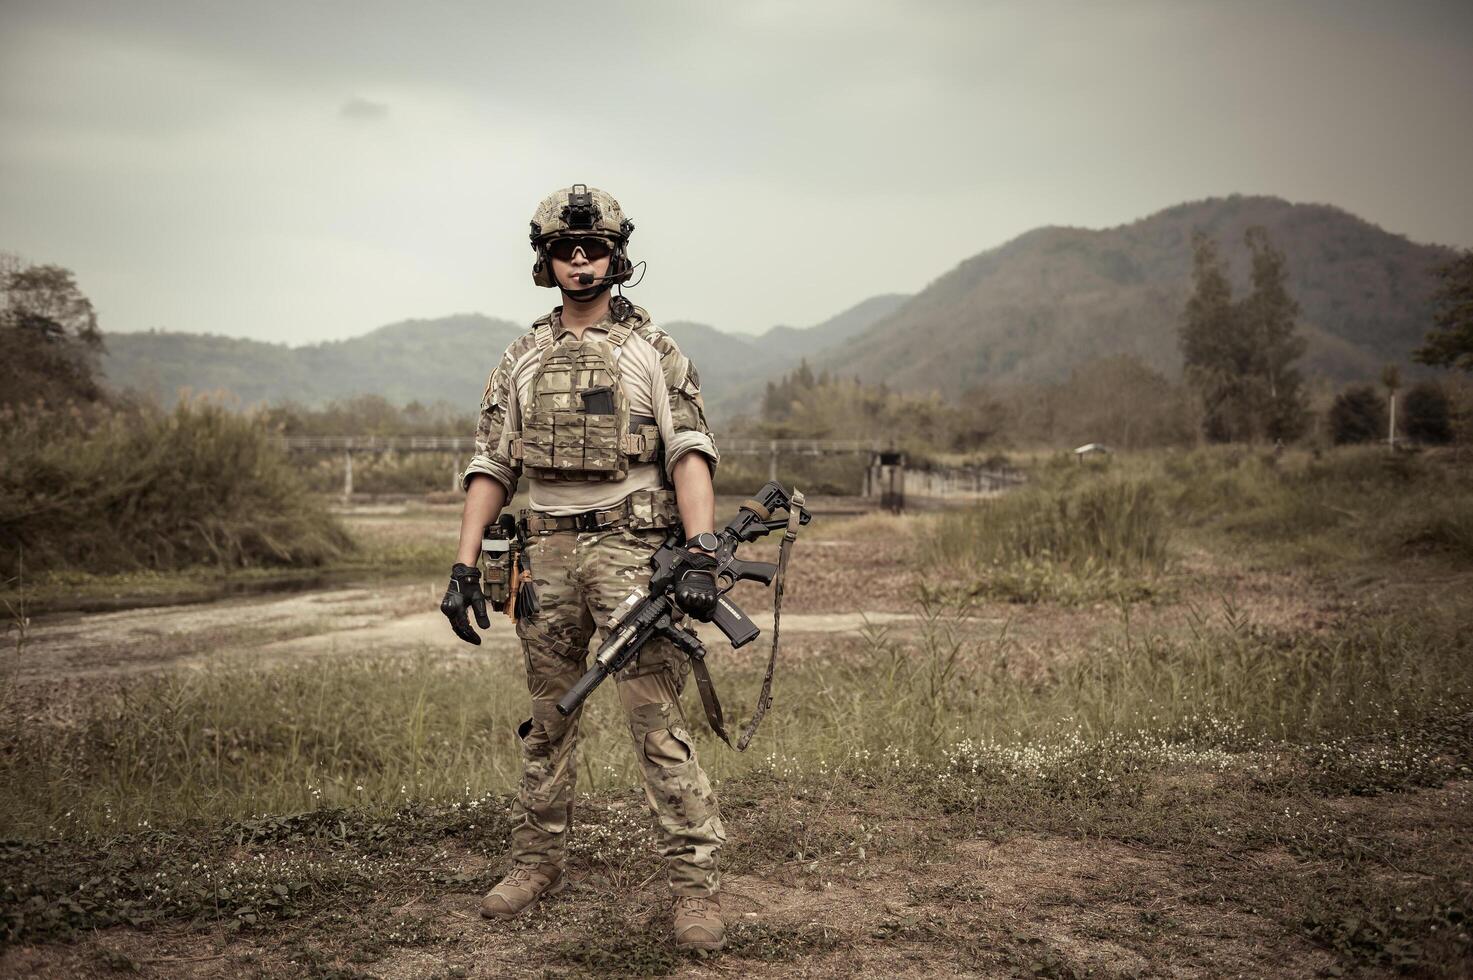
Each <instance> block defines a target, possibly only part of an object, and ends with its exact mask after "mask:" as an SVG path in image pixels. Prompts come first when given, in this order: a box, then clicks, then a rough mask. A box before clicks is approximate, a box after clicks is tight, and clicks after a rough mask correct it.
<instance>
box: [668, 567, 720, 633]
mask: <svg viewBox="0 0 1473 980" xmlns="http://www.w3.org/2000/svg"><path fill="white" fill-rule="evenodd" d="M681 564H682V565H683V566H684V568H685V570H684V571H683V572H681V573H680V578H679V579H678V580H677V581H676V583H675V604H676V605H678V606H679V607H680V608H681V609H684V610H685V611H686V612H687V613H689V614H690V615H691V616H692V617H694V618H696V619H699V620H700V621H701V622H703V623H709V622H710V621H711V614H712V613H714V612H715V611H716V576H715V575H712V574H711V573H712V572H714V571H715V570H716V559H715V558H713V557H711V556H710V555H708V554H706V553H705V552H703V551H691V552H687V553H686V556H685V560H684V561H683V562H682V563H681Z"/></svg>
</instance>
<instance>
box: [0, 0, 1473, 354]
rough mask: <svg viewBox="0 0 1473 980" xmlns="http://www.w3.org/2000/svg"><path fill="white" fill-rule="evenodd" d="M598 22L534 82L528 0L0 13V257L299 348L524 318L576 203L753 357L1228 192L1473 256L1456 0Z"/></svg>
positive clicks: (546, 302) (186, 322)
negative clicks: (543, 234) (615, 215)
mask: <svg viewBox="0 0 1473 980" xmlns="http://www.w3.org/2000/svg"><path fill="white" fill-rule="evenodd" d="M599 13H600V15H601V17H600V20H599V22H598V24H597V27H598V30H597V32H596V37H597V45H598V48H597V50H598V51H599V52H600V54H602V55H604V57H603V58H602V59H601V60H600V63H601V64H607V65H611V66H614V68H611V69H610V70H616V71H617V80H616V84H614V85H613V86H606V85H604V84H603V83H602V82H601V81H600V82H599V83H598V84H593V85H590V84H589V82H590V79H589V78H588V77H587V73H579V72H565V73H558V72H549V71H548V62H547V59H546V57H545V52H546V51H547V50H556V49H558V48H557V47H556V46H554V47H553V48H549V44H550V43H552V42H553V41H554V40H557V39H565V41H566V43H564V42H563V41H559V44H562V45H563V48H564V49H567V50H578V48H577V47H576V45H577V43H578V38H579V37H580V35H577V34H570V33H569V32H568V23H567V22H566V20H565V19H563V18H560V17H557V16H554V15H553V14H550V13H548V12H545V11H541V10H538V11H529V10H526V9H523V8H521V7H519V6H517V5H512V4H489V5H487V4H472V3H467V2H462V3H450V4H447V5H445V6H444V7H442V8H438V9H437V11H436V16H435V17H434V18H433V19H431V18H429V17H427V16H425V15H423V14H422V13H419V12H415V11H409V10H405V9H401V8H399V7H398V6H396V5H393V4H386V3H378V2H374V3H369V4H353V5H348V4H345V3H341V2H336V0H331V2H325V3H321V4H314V5H311V6H310V7H306V8H303V7H300V6H298V5H289V4H284V3H275V4H269V3H268V4H267V5H265V6H264V7H262V6H260V5H258V6H255V7H252V8H250V9H249V10H242V9H239V8H235V7H232V6H229V5H226V4H222V3H203V4H196V5H190V6H188V7H179V6H176V5H172V4H168V3H159V2H156V0H154V2H143V3H139V4H131V5H128V6H127V7H126V8H119V7H118V6H117V5H113V4H107V3H103V2H101V0H54V2H45V3H43V2H40V0H15V2H12V3H9V4H7V5H5V6H4V8H3V9H0V25H3V26H4V28H5V29H4V30H3V31H0V82H3V83H4V84H0V131H3V132H4V133H5V135H6V139H5V140H4V141H0V167H3V169H4V172H5V173H6V175H7V179H6V180H5V181H4V182H0V224H3V226H4V227H5V228H6V230H7V232H8V234H9V235H10V236H12V237H11V238H9V239H8V240H5V241H0V249H4V250H8V251H13V252H15V253H17V254H19V255H21V256H22V257H23V258H25V259H26V260H28V261H31V262H35V263H54V264H58V265H62V266H65V267H66V268H69V269H71V270H73V271H74V272H75V273H76V275H77V280H78V283H79V285H80V286H81V288H82V290H83V292H84V293H86V294H87V295H88V296H89V297H90V298H91V299H92V300H93V302H94V304H95V305H96V307H97V310H98V313H99V317H100V321H101V326H102V328H103V329H104V330H105V331H107V332H110V333H114V334H121V333H130V332H137V331H140V330H147V329H150V328H155V329H161V330H166V331H171V332H183V333H213V334H217V335H221V336H230V337H243V338H248V339H254V340H262V341H266V342H286V343H289V344H293V345H303V344H311V343H320V342H325V341H332V340H341V339H345V338H348V337H352V336H358V335H361V333H362V332H364V331H365V330H371V329H374V328H373V327H372V326H366V325H368V324H380V325H382V324H386V323H392V322H398V321H402V320H405V319H411V318H416V317H423V316H424V314H425V312H426V311H427V310H434V309H458V310H467V309H469V310H491V311H494V312H493V313H491V314H488V315H494V316H496V317H505V318H507V319H509V320H510V321H512V322H516V323H524V322H529V321H530V320H531V319H533V318H535V317H536V316H537V315H540V314H541V313H542V312H545V310H546V309H547V308H548V307H550V306H551V305H553V303H552V301H551V300H552V297H551V296H550V295H549V294H548V293H547V292H546V291H544V290H541V289H538V288H537V287H535V286H533V285H532V283H531V282H530V278H531V277H530V268H531V262H532V256H531V252H530V249H529V248H528V247H527V241H526V228H527V220H528V218H529V216H530V215H531V212H532V210H533V208H534V206H535V205H536V202H537V201H538V200H539V199H540V198H541V197H543V196H544V195H546V194H547V193H548V192H549V191H551V190H553V189H554V188H555V187H558V186H565V185H567V184H568V183H572V182H574V181H583V182H585V183H588V184H590V185H594V186H599V187H603V188H604V189H606V190H609V191H610V192H612V193H613V194H614V195H615V196H616V197H618V198H619V199H620V201H621V203H622V204H623V205H624V207H625V210H626V211H627V212H628V213H629V215H630V216H631V217H632V218H633V220H634V221H635V223H636V225H637V226H638V230H637V231H636V233H635V236H634V238H633V241H632V242H631V252H632V254H633V257H634V258H635V259H636V261H637V260H640V259H645V260H648V261H649V263H650V272H649V278H648V280H647V282H646V283H645V285H644V287H643V288H642V289H641V290H640V291H639V292H638V293H635V294H632V296H633V297H637V298H638V300H639V301H640V302H641V305H644V306H646V307H647V308H649V309H650V310H651V311H652V313H653V314H654V315H655V316H656V318H657V319H658V320H661V321H667V322H669V321H681V320H685V321H695V322H702V323H709V324H717V323H719V324H721V325H722V326H721V327H719V328H718V329H721V330H722V331H723V332H725V333H730V334H733V335H741V336H753V335H760V334H761V333H762V332H764V331H765V330H767V329H769V328H770V327H771V326H773V325H775V324H815V323H819V322H821V321H822V320H824V319H825V318H826V317H828V316H832V315H833V314H834V313H835V312H837V311H839V310H843V309H846V308H847V307H848V306H850V305H852V304H853V303H854V302H856V301H857V300H856V297H857V298H858V299H863V298H864V297H867V296H872V295H875V294H879V293H906V294H914V293H916V292H919V291H920V290H921V289H923V288H924V287H925V286H926V285H927V284H928V283H929V282H932V281H934V279H935V278H936V277H937V276H939V275H942V274H944V273H945V271H946V270H947V269H949V268H951V267H952V266H954V265H955V264H956V263H957V262H958V261H961V260H962V259H964V258H966V257H968V256H972V255H975V254H977V253H979V252H982V251H985V250H987V249H990V248H995V247H998V246H999V245H1001V244H1004V243H1006V242H1008V241H1010V240H1012V239H1013V238H1015V237H1017V236H1018V235H1020V234H1023V233H1025V232H1028V231H1030V230H1033V229H1036V228H1039V227H1046V226H1054V225H1062V226H1066V227H1086V228H1093V229H1102V228H1110V227H1115V226H1119V225H1122V224H1128V223H1130V222H1131V221H1133V220H1139V219H1140V218H1142V217H1144V216H1146V215H1149V214H1152V213H1155V211H1158V210H1160V209H1161V208H1163V207H1170V206H1172V204H1173V203H1180V202H1188V201H1194V200H1201V199H1204V198H1208V197H1213V196H1221V195H1222V189H1224V188H1235V189H1237V192H1239V193H1249V192H1251V193H1252V194H1257V193H1262V192H1264V191H1265V190H1267V191H1268V192H1270V193H1271V194H1272V195H1273V196H1278V197H1282V198H1285V199H1287V200H1291V201H1313V202H1322V203H1328V204H1330V205H1332V206H1334V207H1337V208H1340V209H1342V210H1345V211H1348V212H1350V213H1352V214H1355V215H1357V216H1359V217H1361V218H1363V219H1364V220H1367V221H1369V222H1371V223H1373V224H1376V225H1377V226H1379V227H1382V228H1385V229H1391V230H1393V233H1395V234H1400V235H1403V236H1405V237H1408V238H1410V239H1412V240H1414V241H1417V242H1425V243H1438V244H1446V245H1451V246H1454V247H1469V246H1473V197H1470V195H1468V194H1467V193H1466V187H1465V183H1466V180H1465V175H1466V173H1468V172H1469V171H1470V170H1473V130H1470V129H1469V128H1468V127H1465V126H1459V125H1456V124H1453V123H1455V120H1456V119H1458V118H1461V117H1462V116H1463V115H1464V114H1465V108H1464V107H1465V106H1466V105H1467V104H1468V103H1469V101H1473V9H1470V8H1468V6H1467V5H1466V4H1456V3H1447V2H1438V0H1424V2H1421V3H1413V4H1404V5H1398V6H1397V7H1396V8H1394V9H1390V8H1385V7H1383V6H1381V5H1378V4H1375V3H1370V2H1350V3H1347V2H1338V0H1305V2H1300V3H1297V4H1294V5H1292V6H1289V5H1283V4H1274V3H1267V2H1263V3H1250V4H1241V5H1233V6H1231V7H1223V6H1218V5H1210V4H1178V3H1166V2H1162V0H1129V2H1121V3H1114V4H1110V5H1090V6H1087V7H1079V6H1076V5H1068V4H1059V3H1055V4H1042V5H1037V4H1022V3H1013V2H999V3H992V4H986V5H969V4H959V3H955V2H950V0H933V2H931V3H927V4H923V5H906V6H903V7H902V6H899V5H895V4H889V3H883V2H878V0H875V2H870V3H867V4H863V5H860V6H856V5H853V4H846V5H840V4H838V3H836V2H821V3H816V4H811V5H804V6H803V7H801V8H792V7H790V6H787V5H783V4H780V3H754V4H749V5H741V6H740V7H729V6H716V5H706V4H685V3H674V2H654V3H628V2H615V3H612V4H610V5H607V6H606V7H605V8H602V9H601V10H600V11H599ZM590 36H595V35H590ZM529 39H537V40H542V41H546V42H547V43H537V44H528V43H527V41H528V40H529ZM568 45H574V47H571V48H569V47H568ZM59 65H61V66H67V68H68V70H61V71H58V70H57V66H59ZM860 66H862V67H863V70H857V69H858V68H859V67H860ZM609 95H612V97H606V96H609ZM1450 121H1452V122H1450ZM574 141H575V142H576V145H577V147H578V156H579V158H580V159H588V160H593V161H596V162H594V163H593V164H580V165H579V167H578V169H579V170H581V171H582V172H578V173H568V172H565V171H567V170H568V169H570V168H568V167H567V165H566V163H565V162H564V161H565V160H566V159H568V156H569V154H568V148H569V144H570V142H574ZM1244 189H1247V190H1246V191H1245V190H1244ZM703 245H704V246H705V247H702V246H703ZM738 269H739V270H742V271H741V272H740V273H739V274H735V275H734V274H732V272H729V271H728V270H733V271H734V270H738ZM753 270H755V271H753ZM800 329H801V328H800Z"/></svg>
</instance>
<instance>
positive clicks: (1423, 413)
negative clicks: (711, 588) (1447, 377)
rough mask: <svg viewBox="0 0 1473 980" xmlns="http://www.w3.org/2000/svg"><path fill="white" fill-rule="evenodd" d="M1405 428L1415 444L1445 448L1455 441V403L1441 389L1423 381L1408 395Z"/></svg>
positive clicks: (1403, 423)
mask: <svg viewBox="0 0 1473 980" xmlns="http://www.w3.org/2000/svg"><path fill="white" fill-rule="evenodd" d="M1403 407H1404V408H1405V415H1404V416H1403V419H1404V421H1403V422H1402V427H1403V428H1404V429H1405V430H1406V434H1407V438H1408V439H1411V440H1412V441H1414V442H1423V443H1429V444H1431V445H1436V446H1441V445H1445V444H1447V443H1449V442H1451V441H1452V438H1453V412H1452V400H1451V399H1450V398H1448V396H1447V392H1445V391H1443V390H1442V387H1441V386H1440V385H1437V384H1434V383H1433V382H1431V381H1423V382H1421V383H1420V384H1417V385H1414V386H1413V387H1412V388H1411V390H1409V391H1408V392H1407V394H1406V401H1405V402H1404V404H1403Z"/></svg>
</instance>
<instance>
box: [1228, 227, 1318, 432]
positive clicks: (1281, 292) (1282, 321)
mask: <svg viewBox="0 0 1473 980" xmlns="http://www.w3.org/2000/svg"><path fill="white" fill-rule="evenodd" d="M1244 241H1245V242H1246V243H1247V245H1248V249H1249V251H1250V252H1252V254H1253V292H1252V293H1251V294H1249V296H1248V298H1247V299H1245V300H1244V301H1243V303H1242V304H1241V306H1240V307H1239V310H1238V312H1239V316H1240V319H1241V321H1242V326H1243V333H1244V336H1245V338H1246V339H1247V342H1248V344H1249V347H1250V350H1249V353H1248V358H1247V359H1248V363H1250V364H1251V365H1252V367H1253V371H1254V373H1255V375H1256V378H1255V379H1254V380H1255V381H1256V382H1257V383H1256V385H1255V386H1254V387H1257V388H1258V390H1257V391H1256V392H1254V396H1255V398H1256V400H1257V402H1258V408H1259V411H1258V413H1257V414H1258V416H1259V419H1260V422H1261V427H1260V431H1262V432H1263V434H1264V435H1265V436H1266V437H1268V438H1269V439H1282V440H1285V441H1288V440H1290V439H1294V438H1296V437H1297V436H1299V435H1300V434H1301V433H1303V432H1304V427H1305V424H1306V422H1307V420H1308V410H1307V408H1306V406H1305V402H1304V393H1303V390H1302V388H1303V383H1304V379H1303V377H1301V375H1300V374H1299V371H1298V370H1297V369H1296V368H1295V367H1294V362H1295V361H1297V360H1298V359H1299V357H1300V355H1302V354H1303V353H1304V338H1303V337H1301V336H1299V334H1298V333H1297V332H1296V325H1295V320H1296V319H1297V318H1298V316H1299V304H1298V303H1297V302H1295V301H1294V298H1293V297H1292V296H1290V295H1289V290H1288V287H1287V286H1286V285H1285V283H1286V280H1287V279H1288V267H1287V265H1286V263H1285V262H1284V253H1283V252H1281V251H1279V250H1278V249H1276V248H1274V246H1273V243H1272V242H1270V241H1269V240H1268V232H1266V231H1264V230H1263V229H1262V228H1256V227H1255V228H1249V229H1248V232H1247V234H1246V235H1245V236H1244Z"/></svg>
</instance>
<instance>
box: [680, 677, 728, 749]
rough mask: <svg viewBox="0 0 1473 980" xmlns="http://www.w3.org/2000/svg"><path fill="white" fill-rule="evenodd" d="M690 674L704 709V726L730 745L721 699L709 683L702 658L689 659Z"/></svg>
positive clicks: (713, 686) (709, 679)
mask: <svg viewBox="0 0 1473 980" xmlns="http://www.w3.org/2000/svg"><path fill="white" fill-rule="evenodd" d="M690 669H691V673H693V674H695V675H696V690H698V691H700V692H701V707H703V708H705V709H706V724H708V725H710V726H711V731H713V732H715V733H716V737H717V738H719V739H721V741H723V742H725V743H726V744H727V745H728V746H729V745H731V736H730V735H728V734H726V717H725V716H724V715H723V714H722V713H721V698H719V697H717V696H716V685H714V684H712V683H711V672H710V671H709V670H707V669H706V659H705V658H704V657H691V658H690Z"/></svg>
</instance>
